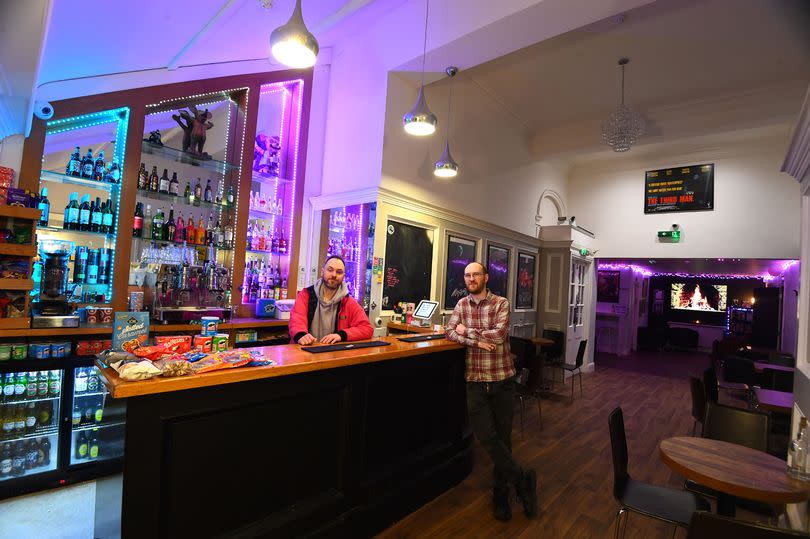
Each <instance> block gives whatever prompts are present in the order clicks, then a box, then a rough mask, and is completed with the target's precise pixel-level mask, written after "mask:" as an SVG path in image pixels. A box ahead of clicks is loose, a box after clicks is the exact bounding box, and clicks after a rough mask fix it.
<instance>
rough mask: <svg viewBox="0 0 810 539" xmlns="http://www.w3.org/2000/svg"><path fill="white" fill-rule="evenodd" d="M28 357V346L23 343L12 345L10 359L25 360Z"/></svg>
mask: <svg viewBox="0 0 810 539" xmlns="http://www.w3.org/2000/svg"><path fill="white" fill-rule="evenodd" d="M27 356H28V345H27V344H25V343H24V342H23V343H12V345H11V359H25V358H26V357H27Z"/></svg>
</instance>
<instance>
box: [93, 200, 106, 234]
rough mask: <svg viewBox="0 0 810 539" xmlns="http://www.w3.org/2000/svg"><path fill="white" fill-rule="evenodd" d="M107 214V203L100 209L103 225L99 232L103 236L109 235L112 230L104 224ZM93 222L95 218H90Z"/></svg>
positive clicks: (99, 227)
mask: <svg viewBox="0 0 810 539" xmlns="http://www.w3.org/2000/svg"><path fill="white" fill-rule="evenodd" d="M106 213H107V203H106V202H102V203H101V207H100V208H99V217H100V218H101V223H100V224H99V225H98V231H99V232H101V233H102V234H107V233H108V232H109V231H110V230H109V228H108V227H107V225H106V224H105V223H104V216H105V215H106ZM92 220H93V216H92V215H91V216H90V221H92Z"/></svg>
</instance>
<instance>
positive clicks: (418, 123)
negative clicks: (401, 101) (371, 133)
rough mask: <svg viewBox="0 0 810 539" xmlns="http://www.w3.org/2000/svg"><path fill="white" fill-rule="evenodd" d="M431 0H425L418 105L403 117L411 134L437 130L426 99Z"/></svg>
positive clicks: (405, 127)
mask: <svg viewBox="0 0 810 539" xmlns="http://www.w3.org/2000/svg"><path fill="white" fill-rule="evenodd" d="M429 11H430V0H425V41H424V44H423V45H422V83H421V85H420V86H419V96H418V97H417V98H416V105H414V107H413V108H412V109H411V110H410V111H409V112H408V113H407V114H406V115H405V116H403V117H402V127H403V128H404V129H405V132H406V133H408V134H409V135H414V136H417V137H424V136H427V135H432V134H433V133H435V132H436V123H437V122H438V120H437V119H436V115H435V114H433V113H432V112H430V109H429V108H428V106H427V101H425V54H426V53H427V25H428V13H429Z"/></svg>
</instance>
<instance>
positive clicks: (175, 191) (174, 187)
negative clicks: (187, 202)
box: [169, 172, 180, 196]
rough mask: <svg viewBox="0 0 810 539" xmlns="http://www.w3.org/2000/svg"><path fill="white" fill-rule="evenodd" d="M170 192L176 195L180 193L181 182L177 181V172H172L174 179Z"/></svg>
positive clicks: (170, 185)
mask: <svg viewBox="0 0 810 539" xmlns="http://www.w3.org/2000/svg"><path fill="white" fill-rule="evenodd" d="M169 194H170V195H174V196H178V195H180V182H179V181H177V173H176V172H172V179H171V181H170V182H169Z"/></svg>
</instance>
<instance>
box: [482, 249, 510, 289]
mask: <svg viewBox="0 0 810 539" xmlns="http://www.w3.org/2000/svg"><path fill="white" fill-rule="evenodd" d="M487 271H488V272H489V283H487V287H488V288H489V289H490V291H491V292H492V293H493V294H496V295H498V296H503V297H507V295H506V290H507V287H508V286H509V249H507V248H505V247H498V246H497V245H492V244H490V245H487Z"/></svg>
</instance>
